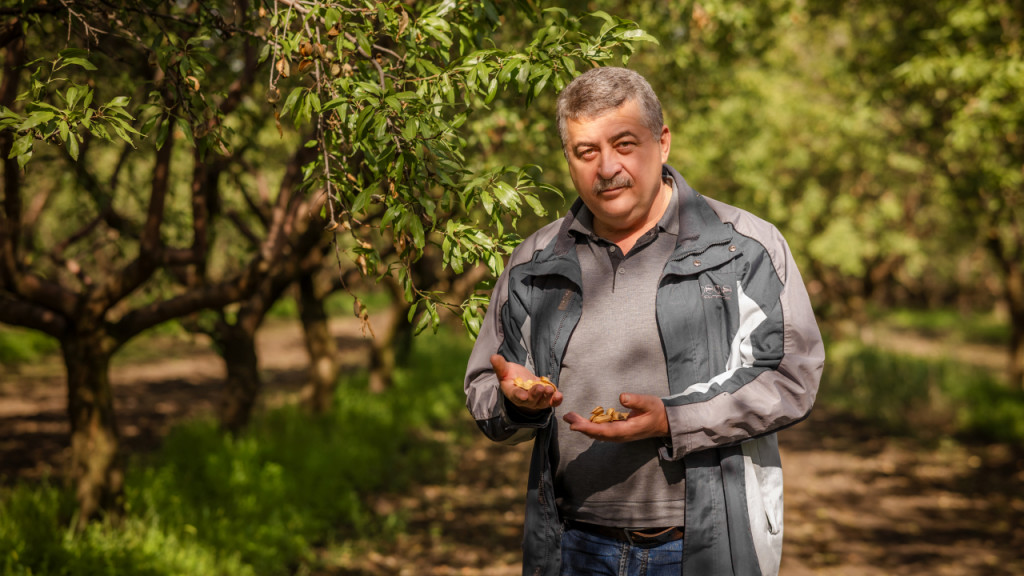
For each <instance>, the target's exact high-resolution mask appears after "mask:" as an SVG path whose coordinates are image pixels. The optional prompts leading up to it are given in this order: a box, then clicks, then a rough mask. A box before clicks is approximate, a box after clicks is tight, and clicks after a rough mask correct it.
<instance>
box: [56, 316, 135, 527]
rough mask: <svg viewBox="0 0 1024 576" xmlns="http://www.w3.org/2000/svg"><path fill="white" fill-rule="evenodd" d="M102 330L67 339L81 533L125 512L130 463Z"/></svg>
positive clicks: (63, 343) (73, 468)
mask: <svg viewBox="0 0 1024 576" xmlns="http://www.w3.org/2000/svg"><path fill="white" fill-rule="evenodd" d="M105 341H106V339H105V338H104V336H103V334H102V333H101V332H100V331H99V330H95V331H76V332H73V333H71V334H70V335H68V336H66V337H64V338H62V339H61V348H62V350H63V352H64V364H65V366H66V367H67V382H68V420H69V421H70V423H71V471H70V478H71V480H72V481H73V482H74V483H75V485H76V498H77V500H78V505H79V512H78V520H77V522H76V528H77V529H78V530H81V529H82V528H84V527H85V526H86V525H87V524H88V522H89V521H90V520H92V519H94V518H96V517H98V516H99V515H100V514H101V513H102V512H106V513H108V514H109V513H112V514H114V515H119V514H120V513H121V511H122V507H123V489H124V464H123V462H122V459H121V455H120V438H119V436H118V432H117V424H116V421H115V417H114V395H113V389H112V388H111V386H110V375H109V367H110V355H111V350H110V348H111V347H109V346H106V345H105Z"/></svg>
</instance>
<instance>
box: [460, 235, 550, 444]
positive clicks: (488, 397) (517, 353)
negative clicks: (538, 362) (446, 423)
mask: <svg viewBox="0 0 1024 576" xmlns="http://www.w3.org/2000/svg"><path fill="white" fill-rule="evenodd" d="M524 244H526V243H525V242H524ZM524 244H520V245H519V247H517V248H516V250H514V251H513V253H512V257H511V258H509V264H508V266H507V267H506V268H505V270H504V272H502V274H501V276H499V277H498V282H497V283H496V284H495V286H494V291H493V293H492V294H491V304H490V306H489V307H488V308H487V314H486V315H485V316H484V322H483V325H482V326H481V327H480V334H479V335H478V336H477V339H476V343H475V344H474V345H473V352H472V354H470V357H469V363H468V366H467V368H466V378H465V381H464V390H465V392H466V407H467V408H469V412H470V413H471V414H472V415H473V418H474V419H475V420H476V423H477V426H479V427H480V429H481V430H482V431H483V432H484V434H485V435H486V436H487V437H488V438H490V439H491V440H494V441H497V442H502V443H505V444H517V443H519V442H524V441H527V440H531V439H532V438H533V437H534V435H535V434H536V431H537V429H538V428H542V427H544V426H546V425H547V424H548V423H549V421H550V419H551V412H552V411H551V410H547V411H545V412H541V413H539V414H537V415H527V414H524V413H522V412H520V411H519V410H517V409H516V407H515V405H514V404H512V403H511V402H509V401H508V400H507V399H506V398H505V396H504V394H502V393H501V387H500V386H499V384H498V378H497V376H496V375H495V373H494V369H493V368H492V367H491V360H490V359H491V355H493V354H501V355H502V356H504V357H505V359H506V360H508V361H509V362H515V363H517V364H522V365H523V366H526V367H527V368H528V369H530V370H531V371H532V370H533V367H532V363H531V362H530V354H529V351H528V348H529V320H528V318H529V315H528V310H527V306H526V304H527V303H526V302H525V296H524V294H523V292H522V290H511V289H510V284H511V282H512V281H511V277H513V276H516V274H515V272H514V268H515V266H517V265H518V264H521V262H520V260H521V259H522V258H523V257H524V256H525V255H526V254H528V250H527V249H526V248H525V247H524Z"/></svg>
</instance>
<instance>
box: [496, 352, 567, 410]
mask: <svg viewBox="0 0 1024 576" xmlns="http://www.w3.org/2000/svg"><path fill="white" fill-rule="evenodd" d="M491 366H493V367H494V373H495V374H496V375H497V376H498V382H500V383H501V393H502V394H504V395H505V397H506V398H508V400H509V402H512V403H513V404H515V405H516V407H517V408H519V409H520V410H521V411H523V412H525V413H528V414H530V413H537V412H540V411H542V410H547V409H548V408H553V407H555V406H558V405H559V404H561V403H562V393H561V392H559V391H558V390H555V389H554V388H552V387H551V386H546V385H537V386H534V387H533V388H530V389H529V390H524V389H522V388H520V387H518V386H516V385H515V379H516V378H522V379H523V380H537V379H538V378H537V377H536V376H534V375H533V374H531V373H530V371H529V370H527V369H526V367H525V366H523V365H521V364H515V363H513V362H509V361H508V360H505V358H504V357H503V356H501V355H500V354H495V355H493V356H491Z"/></svg>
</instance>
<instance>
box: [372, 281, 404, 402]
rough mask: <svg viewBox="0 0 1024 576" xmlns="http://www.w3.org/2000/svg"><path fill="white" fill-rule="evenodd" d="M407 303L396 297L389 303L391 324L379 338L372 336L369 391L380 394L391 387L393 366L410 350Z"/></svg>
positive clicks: (402, 362)
mask: <svg viewBox="0 0 1024 576" xmlns="http://www.w3.org/2000/svg"><path fill="white" fill-rule="evenodd" d="M408 314H409V304H407V303H406V302H405V300H404V299H401V298H396V299H395V301H394V303H393V304H392V305H391V325H390V326H389V327H388V329H387V330H385V331H384V334H383V335H382V336H381V337H379V338H374V339H373V340H372V341H371V343H370V346H371V351H370V392H373V393H375V394H380V393H381V392H384V391H385V390H387V389H388V388H391V377H392V375H393V374H394V371H395V367H396V366H400V365H402V364H404V363H405V361H406V360H407V359H408V357H409V352H410V351H411V350H412V338H413V334H412V328H413V326H412V324H410V323H409V320H408V319H407V316H408Z"/></svg>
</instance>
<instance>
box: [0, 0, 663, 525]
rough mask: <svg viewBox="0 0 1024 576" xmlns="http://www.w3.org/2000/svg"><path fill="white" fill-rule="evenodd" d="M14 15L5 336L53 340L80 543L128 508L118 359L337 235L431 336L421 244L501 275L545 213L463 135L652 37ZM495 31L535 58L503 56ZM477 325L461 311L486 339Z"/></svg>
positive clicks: (340, 250)
mask: <svg viewBox="0 0 1024 576" xmlns="http://www.w3.org/2000/svg"><path fill="white" fill-rule="evenodd" d="M0 18H3V20H2V23H0V50H2V56H3V61H4V67H3V77H2V79H0V160H2V161H3V183H4V184H3V186H4V187H3V192H2V194H3V210H2V213H0V322H4V323H9V324H14V325H19V326H25V327H28V328H33V329H36V330H40V331H42V332H45V333H47V334H50V335H51V336H53V337H54V338H56V339H58V340H59V341H60V343H61V350H62V352H63V355H64V361H65V365H66V367H67V382H68V398H69V402H68V414H69V419H70V422H71V460H72V467H71V470H70V474H69V476H70V478H71V479H72V480H73V481H74V482H75V485H76V487H77V488H76V489H77V498H78V503H79V506H80V510H79V515H78V518H79V527H81V526H83V525H84V523H85V522H87V521H88V520H89V519H91V518H93V517H95V516H96V515H98V514H100V513H101V512H102V511H104V510H110V511H115V512H116V510H117V507H118V501H119V499H120V494H121V484H122V477H123V472H122V470H123V468H122V463H121V453H120V443H119V439H118V432H117V426H116V421H115V414H114V410H113V403H112V391H111V386H110V380H109V375H108V373H109V363H110V359H111V356H112V355H113V354H114V353H116V352H117V351H118V350H119V349H120V348H121V347H122V346H123V345H124V344H125V343H126V342H128V341H129V340H130V339H131V338H133V337H135V336H136V335H138V334H140V333H141V332H143V331H145V330H147V329H149V328H152V327H154V326H156V325H158V324H161V323H163V322H166V321H168V320H171V319H175V318H182V317H187V316H193V315H196V314H198V313H201V312H202V311H204V310H206V311H214V312H213V313H214V314H225V315H226V316H224V317H225V318H227V317H228V316H231V315H232V314H234V312H235V311H236V308H235V306H238V305H237V304H232V303H238V302H249V303H250V304H252V303H254V300H253V299H254V298H255V299H256V300H259V302H258V303H257V304H258V305H255V304H254V306H253V309H252V310H253V313H254V316H253V317H254V318H256V317H261V315H260V314H259V311H260V309H262V308H264V307H265V304H266V302H268V301H270V300H272V299H273V298H274V297H275V294H277V293H278V292H279V289H280V284H281V282H284V281H286V279H287V278H292V279H294V278H298V277H301V276H302V272H301V271H298V272H297V271H296V270H295V266H299V265H300V264H301V263H302V262H303V261H304V260H305V256H306V255H308V254H311V253H312V252H315V251H316V250H317V249H318V248H317V247H322V243H321V239H322V234H323V232H324V231H325V229H326V232H328V233H330V236H329V240H330V241H331V242H333V247H332V248H333V251H334V252H335V253H336V254H337V255H339V257H340V258H342V259H344V260H346V261H347V262H350V263H351V265H352V266H354V267H355V268H357V269H359V271H360V272H361V273H362V274H363V275H365V276H367V277H368V278H370V279H373V278H379V277H381V276H382V275H384V274H389V275H393V276H394V277H395V278H397V280H398V282H399V285H400V286H401V288H402V294H403V296H404V297H405V298H407V299H408V300H409V301H411V302H414V304H413V305H414V306H415V308H414V310H413V316H416V315H417V314H418V317H417V319H416V322H417V326H418V328H419V329H424V328H426V327H428V326H430V325H436V323H437V322H438V319H439V314H438V306H440V305H442V304H439V303H441V302H443V300H442V298H441V297H440V295H439V294H436V293H433V292H432V291H431V290H429V289H427V288H424V287H421V286H417V285H416V284H415V282H414V281H413V280H412V277H411V275H410V274H409V272H408V270H409V268H410V265H411V264H412V263H413V262H415V261H416V260H417V259H418V258H419V257H420V255H421V254H422V252H423V250H424V248H425V247H426V246H427V244H428V243H432V244H436V245H437V246H438V248H439V249H440V250H441V251H442V254H443V264H444V265H445V266H447V267H449V268H450V269H451V270H452V271H454V272H455V273H459V272H462V271H463V270H464V269H465V268H466V267H468V266H472V265H476V264H481V265H486V266H487V267H488V268H489V269H490V270H491V272H492V273H497V272H498V271H499V270H500V268H501V261H502V257H503V256H504V255H506V254H507V253H508V251H509V250H510V248H511V246H512V245H514V243H515V242H516V240H517V235H516V234H515V232H514V230H515V224H516V221H517V219H518V218H519V217H520V216H522V215H523V213H524V208H525V209H527V210H537V211H540V210H543V207H542V205H541V202H540V201H539V200H538V196H537V193H538V191H539V190H543V189H544V185H542V184H540V183H538V182H537V180H536V175H537V173H536V171H535V170H531V169H528V168H519V167H505V166H489V167H487V169H486V170H479V171H475V172H472V173H471V170H470V167H469V166H470V165H469V164H468V163H467V161H466V158H465V156H464V154H463V150H464V148H465V147H466V141H465V140H464V139H463V137H462V136H461V130H463V125H464V123H465V122H466V120H467V118H469V117H470V116H471V115H472V114H474V113H480V112H484V111H487V110H488V106H490V105H492V103H493V102H494V101H495V97H496V96H497V95H498V93H499V92H506V91H514V92H516V93H518V94H521V97H522V98H523V99H524V100H525V101H526V102H527V103H528V102H529V101H531V100H532V99H533V98H535V97H537V96H538V95H540V94H543V93H545V92H553V91H554V90H556V89H558V88H559V87H561V86H562V85H564V83H565V82H566V81H567V80H568V79H570V78H571V77H572V76H573V75H575V74H576V71H577V69H581V68H582V67H584V66H591V65H596V64H599V63H601V62H605V61H608V60H610V59H612V58H614V57H616V55H618V54H621V53H623V51H625V52H626V53H628V52H629V51H631V50H632V49H633V47H634V43H636V42H639V41H644V40H648V39H649V38H648V37H646V36H645V35H644V34H643V32H642V31H640V30H638V29H637V28H636V26H635V25H633V24H631V23H629V22H627V21H623V20H620V19H617V18H614V17H612V16H609V15H607V14H604V13H597V14H596V15H594V16H583V17H576V16H570V15H568V14H567V13H566V12H565V11H559V10H552V11H539V10H537V9H535V8H534V5H533V4H532V3H530V2H517V3H515V4H514V5H511V6H509V5H506V4H501V5H499V4H498V3H495V2H491V1H489V0H481V1H474V2H454V1H452V0H445V1H442V2H398V1H390V2H388V1H384V2H371V1H368V0H367V1H351V0H350V1H342V2H321V1H302V0H291V1H288V0H277V1H274V2H269V1H266V2H259V3H252V2H249V1H248V0H237V1H235V2H229V1H226V0H221V1H215V0H214V1H195V2H172V3H167V2H155V1H145V0H141V1H136V2H121V3H107V2H85V1H81V2H79V1H75V0H62V1H61V2H42V1H40V2H22V3H20V4H19V5H18V6H17V7H13V8H12V7H5V8H0ZM503 19H515V20H516V21H519V22H523V23H525V24H524V26H525V27H526V28H527V29H529V30H530V31H531V34H532V36H531V37H530V38H529V39H528V41H527V42H528V43H526V44H525V45H523V44H521V43H520V44H518V46H519V47H518V48H515V49H502V48H501V47H497V46H493V45H491V44H490V43H489V38H490V37H491V36H492V35H493V33H494V31H495V30H496V29H497V28H499V27H500V26H501V23H502V20H503ZM520 105H521V103H520ZM286 122H287V123H286ZM306 154H309V155H310V156H311V157H312V159H309V157H307V156H306ZM250 177H255V178H257V179H260V178H262V179H263V182H262V183H257V184H255V185H253V184H252V182H247V180H246V179H247V178H250ZM269 181H273V182H280V185H278V184H273V183H270V182H269ZM253 186H255V188H256V189H257V193H263V194H265V195H266V198H265V199H266V202H258V201H255V200H254V197H253V196H252V187H253ZM261 205H264V206H270V210H269V211H268V212H267V211H263V212H261V210H262V209H261V208H260V206H261ZM257 221H260V222H259V224H257V223H256V222H257ZM509 226H511V228H510V227H509ZM311 231H312V232H311ZM300 268H301V266H300ZM339 272H340V270H339ZM264 290H265V291H266V292H264ZM482 304H483V300H482V298H480V297H476V296H475V297H472V298H470V299H469V301H468V302H466V303H464V305H463V306H462V307H458V306H454V307H455V308H456V309H457V310H458V311H459V312H460V313H461V314H462V316H463V318H464V319H465V320H466V321H467V324H468V325H469V326H470V327H471V328H472V327H474V326H478V325H479V316H480V314H481V313H482ZM229 305H231V306H230V307H229ZM225 307H228V308H225ZM207 314H209V312H207ZM356 314H357V315H358V316H361V317H363V318H365V314H366V312H365V306H363V305H362V303H361V302H360V301H359V300H357V304H356ZM230 320H231V321H230V322H227V323H225V326H230V325H234V326H236V327H237V321H238V320H239V319H238V318H234V319H230ZM242 322H243V323H245V322H246V320H245V319H244V318H243V319H242ZM252 324H253V323H248V324H246V330H245V332H246V333H247V334H249V333H251V331H252V330H253V329H251V326H252ZM254 324H256V325H258V322H255V323H254ZM225 330H226V332H225V333H227V332H230V330H227V329H225ZM244 340H245V339H244V338H243V339H240V340H239V341H241V342H244ZM250 344H251V343H250ZM245 355H246V354H245V353H243V354H242V356H245ZM246 362H249V359H247V360H246Z"/></svg>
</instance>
